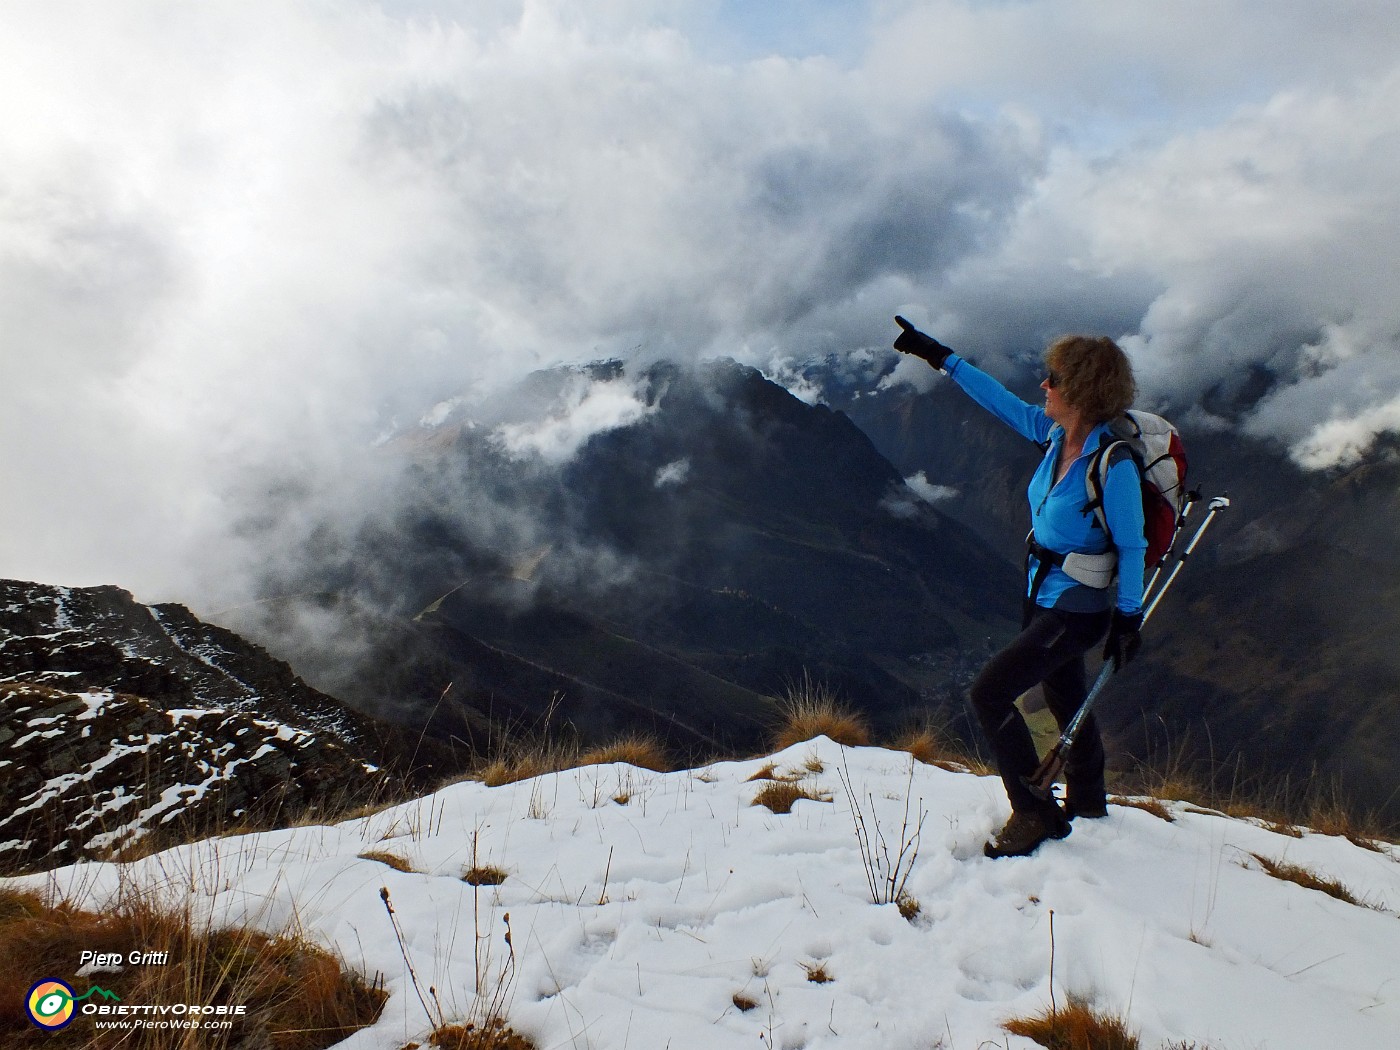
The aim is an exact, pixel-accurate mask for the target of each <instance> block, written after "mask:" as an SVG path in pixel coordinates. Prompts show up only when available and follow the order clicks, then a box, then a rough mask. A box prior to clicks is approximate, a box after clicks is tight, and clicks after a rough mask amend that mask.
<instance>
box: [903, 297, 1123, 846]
mask: <svg viewBox="0 0 1400 1050" xmlns="http://www.w3.org/2000/svg"><path fill="white" fill-rule="evenodd" d="M895 321H896V322H898V324H899V326H900V328H902V329H903V331H902V332H901V333H900V335H899V337H898V338H897V339H896V340H895V343H894V347H895V349H896V350H899V351H900V352H902V353H906V354H911V355H913V356H915V357H920V358H922V359H923V360H925V361H927V362H928V363H929V364H931V365H932V366H933V367H934V368H937V369H939V370H940V371H942V372H943V373H944V374H945V375H948V376H950V377H952V379H953V381H954V382H955V383H957V384H958V386H960V387H961V388H962V389H963V390H964V391H966V393H967V394H968V395H969V396H970V397H971V398H972V399H973V400H974V401H976V402H977V403H978V404H979V405H981V406H982V407H983V408H985V409H986V410H987V411H989V412H990V413H992V415H994V416H996V417H997V418H998V419H1000V420H1001V421H1002V422H1003V423H1005V424H1006V425H1007V426H1009V427H1011V428H1012V429H1013V430H1015V431H1016V432H1017V433H1019V434H1021V435H1022V436H1023V437H1026V438H1028V439H1030V440H1031V441H1034V442H1035V443H1036V444H1037V445H1039V446H1040V447H1041V448H1042V449H1043V450H1044V452H1045V457H1044V459H1042V460H1041V463H1040V467H1039V468H1038V469H1037V470H1036V472H1035V474H1034V476H1032V478H1031V483H1030V487H1029V489H1028V491H1027V495H1028V496H1029V497H1030V505H1031V534H1030V536H1028V537H1027V540H1026V542H1027V546H1028V553H1027V557H1026V600H1025V614H1024V616H1023V621H1022V630H1021V633H1020V634H1019V635H1017V636H1016V638H1015V639H1014V640H1013V641H1012V642H1011V644H1010V645H1008V646H1007V647H1006V648H1005V649H1003V650H1002V651H1001V652H999V653H997V654H996V655H995V656H993V657H992V658H991V660H990V661H989V662H988V663H987V666H986V667H984V668H983V669H982V671H981V673H980V674H979V675H978V676H977V679H976V681H975V682H973V684H972V706H973V709H974V710H975V711H976V712H977V719H978V721H979V722H980V723H981V726H982V731H983V732H984V733H985V734H986V736H987V740H988V741H989V742H990V744H991V747H992V752H993V754H994V755H995V756H996V762H997V771H998V772H999V773H1000V774H1001V779H1002V782H1003V783H1004V784H1005V785H1006V797H1007V799H1008V800H1009V801H1010V803H1011V819H1010V820H1008V821H1007V822H1006V826H1005V827H1003V828H1002V829H1001V831H1000V832H998V833H997V835H996V837H995V838H994V839H993V840H992V841H991V842H988V843H987V845H986V847H985V848H984V852H985V853H986V855H987V856H989V857H1019V856H1025V855H1026V854H1028V853H1031V852H1033V851H1034V850H1035V849H1036V847H1037V846H1039V845H1040V844H1041V843H1042V842H1044V841H1045V840H1046V839H1062V838H1064V837H1065V836H1066V835H1068V834H1069V832H1070V823H1069V822H1070V820H1072V819H1074V818H1075V817H1086V818H1089V817H1102V816H1106V815H1107V812H1108V810H1107V808H1106V795H1105V792H1104V751H1103V742H1102V740H1101V739H1100V737H1099V730H1098V726H1097V725H1096V724H1095V722H1094V716H1093V715H1092V714H1091V715H1090V716H1089V717H1088V718H1087V719H1086V720H1085V722H1084V726H1083V730H1082V731H1081V732H1080V734H1079V736H1078V738H1077V739H1076V740H1075V742H1074V744H1073V746H1071V747H1070V748H1069V751H1068V754H1067V756H1066V762H1065V796H1066V798H1065V808H1064V809H1063V810H1061V808H1060V806H1059V804H1058V803H1056V802H1055V801H1054V799H1049V800H1046V799H1041V798H1038V797H1037V796H1036V795H1034V794H1033V793H1032V792H1031V791H1030V789H1029V788H1028V787H1027V786H1026V783H1025V781H1024V780H1023V779H1022V778H1024V777H1028V776H1030V775H1031V774H1032V773H1033V772H1035V769H1036V767H1037V765H1038V764H1039V760H1038V758H1037V755H1036V751H1035V745H1034V743H1033V742H1032V740H1031V733H1030V730H1029V728H1027V726H1026V721H1025V719H1024V718H1022V717H1021V713H1020V711H1019V710H1017V708H1016V706H1015V702H1016V698H1017V697H1019V696H1020V695H1021V694H1022V693H1024V692H1026V690H1028V689H1031V688H1032V687H1034V686H1035V685H1036V684H1037V683H1039V684H1040V685H1041V686H1042V689H1043V691H1044V694H1045V702H1046V705H1047V706H1048V707H1049V708H1050V711H1051V712H1052V713H1053V714H1054V716H1055V720H1056V721H1057V722H1058V723H1059V724H1060V727H1061V728H1063V727H1064V726H1065V724H1066V723H1067V722H1068V721H1069V720H1070V719H1071V718H1072V717H1073V716H1074V713H1075V712H1076V711H1077V710H1078V709H1079V705H1080V704H1081V703H1082V702H1083V700H1084V696H1085V692H1086V675H1085V668H1084V654H1085V653H1086V652H1087V651H1088V650H1089V649H1090V648H1092V647H1093V646H1094V645H1095V644H1096V643H1097V642H1098V641H1099V639H1101V638H1103V637H1104V633H1105V632H1107V634H1108V637H1107V642H1106V644H1105V646H1104V650H1103V658H1104V659H1105V660H1112V661H1113V663H1114V666H1115V668H1116V667H1117V666H1119V664H1120V663H1125V662H1127V661H1128V660H1131V659H1132V658H1133V656H1134V655H1135V654H1136V653H1137V650H1138V647H1139V645H1140V644H1141V640H1140V638H1139V635H1138V632H1139V630H1140V629H1141V627H1142V591H1143V575H1144V573H1143V568H1144V553H1145V551H1146V549H1147V541H1146V540H1145V539H1144V537H1143V512H1142V492H1141V482H1140V475H1139V473H1138V468H1137V466H1136V464H1135V463H1134V462H1133V461H1132V459H1131V456H1130V455H1128V454H1127V453H1126V452H1124V454H1123V455H1122V456H1121V457H1119V456H1117V455H1115V457H1114V461H1112V462H1110V464H1109V468H1108V475H1107V478H1106V479H1105V482H1104V494H1103V509H1104V517H1105V518H1106V519H1107V522H1108V532H1109V535H1108V536H1105V535H1104V530H1103V528H1102V526H1100V525H1099V523H1098V518H1097V516H1096V515H1095V514H1094V513H1093V512H1092V510H1091V509H1089V508H1088V507H1087V504H1088V502H1089V500H1088V496H1087V494H1086V487H1085V472H1086V470H1087V468H1088V465H1089V461H1090V459H1091V458H1092V456H1093V454H1094V452H1095V451H1096V450H1097V449H1098V448H1099V442H1100V441H1101V440H1102V439H1103V438H1104V437H1105V436H1106V435H1107V433H1108V426H1107V423H1108V421H1109V420H1112V419H1113V418H1114V417H1116V416H1118V415H1120V414H1121V413H1122V412H1124V411H1125V410H1126V409H1127V408H1128V407H1129V406H1130V405H1131V404H1132V402H1133V396H1134V394H1135V393H1136V384H1135V383H1134V380H1133V371H1132V366H1131V365H1130V364H1129V362H1128V358H1127V355H1125V354H1124V353H1123V351H1122V350H1121V349H1119V347H1118V346H1117V344H1115V343H1114V342H1113V340H1111V339H1107V338H1103V337H1093V336H1080V335H1070V336H1065V337H1063V338H1061V339H1059V340H1057V341H1055V342H1054V343H1052V344H1051V345H1050V347H1049V349H1047V350H1046V351H1045V358H1044V361H1045V378H1044V379H1043V380H1042V381H1041V384H1040V387H1041V389H1042V390H1044V391H1045V407H1044V408H1042V407H1040V406H1039V405H1030V404H1027V403H1026V402H1024V401H1022V400H1021V399H1020V398H1019V397H1017V396H1016V395H1015V394H1013V393H1011V391H1009V390H1007V389H1006V388H1005V387H1004V386H1002V385H1001V384H1000V383H999V382H997V381H996V380H995V379H993V378H992V377H991V376H989V375H987V374H986V373H985V372H982V371H980V370H979V369H977V368H974V367H973V366H972V365H970V364H968V363H967V362H966V361H964V360H963V359H962V358H960V357H959V356H958V355H957V354H955V353H953V352H952V351H951V350H949V349H948V347H946V346H944V345H943V344H942V343H940V342H938V340H936V339H934V338H933V337H931V336H928V335H925V334H924V333H923V332H920V331H919V330H918V329H917V328H915V327H914V326H913V325H911V324H910V323H909V322H908V321H906V320H905V319H904V318H902V317H896V318H895ZM1115 554H1116V570H1117V571H1116V579H1115V578H1114V575H1115V574H1114V561H1113V558H1114V555H1115ZM1066 555H1072V557H1069V558H1066V557H1065V556H1066Z"/></svg>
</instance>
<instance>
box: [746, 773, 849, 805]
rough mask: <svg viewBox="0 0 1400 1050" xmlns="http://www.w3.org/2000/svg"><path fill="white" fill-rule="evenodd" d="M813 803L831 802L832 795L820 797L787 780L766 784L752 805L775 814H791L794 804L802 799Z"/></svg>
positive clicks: (754, 798)
mask: <svg viewBox="0 0 1400 1050" xmlns="http://www.w3.org/2000/svg"><path fill="white" fill-rule="evenodd" d="M804 798H805V799H807V800H809V801H811V802H830V801H831V796H830V795H819V794H816V793H815V792H812V791H809V790H808V789H807V788H805V787H803V786H802V785H801V784H794V783H791V782H790V781H786V780H773V781H769V782H768V783H767V784H765V785H764V786H763V787H762V788H761V789H760V790H759V792H758V794H757V795H755V796H754V797H753V802H752V805H755V806H767V807H768V808H769V809H770V810H772V811H773V812H774V813H791V812H792V807H793V804H794V803H796V802H798V801H799V800H801V799H804Z"/></svg>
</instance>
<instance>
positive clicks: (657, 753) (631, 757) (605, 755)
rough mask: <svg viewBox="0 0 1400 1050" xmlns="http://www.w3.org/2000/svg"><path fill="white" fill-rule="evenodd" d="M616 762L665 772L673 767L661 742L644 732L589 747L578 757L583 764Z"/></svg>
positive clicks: (595, 764)
mask: <svg viewBox="0 0 1400 1050" xmlns="http://www.w3.org/2000/svg"><path fill="white" fill-rule="evenodd" d="M614 762H625V763H626V764H627V765H629V766H636V767H637V768H638V769H650V770H651V771H652V772H655V773H665V772H667V771H668V770H669V769H670V768H671V761H670V759H668V758H667V757H666V752H665V750H664V749H663V748H662V746H661V742H660V741H659V740H657V739H656V738H655V737H651V736H646V735H644V734H640V733H637V734H633V735H631V736H625V737H623V738H622V739H621V740H615V741H613V742H612V743H611V744H603V745H601V746H599V747H593V748H589V749H588V750H587V751H585V752H583V754H581V755H579V757H578V764H579V765H581V766H604V765H611V764H612V763H614Z"/></svg>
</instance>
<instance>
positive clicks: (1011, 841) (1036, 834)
mask: <svg viewBox="0 0 1400 1050" xmlns="http://www.w3.org/2000/svg"><path fill="white" fill-rule="evenodd" d="M1069 831H1070V828H1069V821H1068V820H1066V819H1065V816H1064V814H1063V813H1061V812H1060V807H1059V806H1058V805H1055V804H1053V803H1052V804H1050V805H1049V806H1046V807H1044V808H1036V809H1027V810H1017V811H1013V812H1012V814H1011V819H1010V820H1008V821H1007V822H1006V826H1005V827H1004V828H1002V829H1001V830H1000V831H999V832H997V836H996V838H995V839H993V840H992V841H991V842H989V843H987V844H986V845H985V846H983V847H982V852H983V853H984V854H986V855H987V856H988V857H1024V856H1027V855H1028V854H1031V853H1034V852H1035V849H1036V847H1037V846H1039V845H1040V844H1041V843H1042V842H1044V841H1045V840H1046V839H1062V838H1064V837H1065V836H1066V835H1068V834H1069Z"/></svg>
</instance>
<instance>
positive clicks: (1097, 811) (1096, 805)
mask: <svg viewBox="0 0 1400 1050" xmlns="http://www.w3.org/2000/svg"><path fill="white" fill-rule="evenodd" d="M1106 816H1108V802H1107V801H1106V800H1105V799H1101V798H1100V799H1090V800H1089V801H1087V802H1084V801H1076V800H1073V799H1069V800H1066V802H1065V819H1066V820H1075V819H1076V818H1083V819H1084V820H1098V819H1099V818H1100V817H1106Z"/></svg>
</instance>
